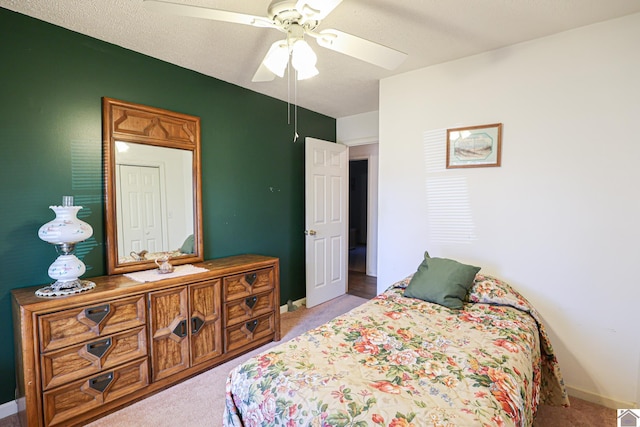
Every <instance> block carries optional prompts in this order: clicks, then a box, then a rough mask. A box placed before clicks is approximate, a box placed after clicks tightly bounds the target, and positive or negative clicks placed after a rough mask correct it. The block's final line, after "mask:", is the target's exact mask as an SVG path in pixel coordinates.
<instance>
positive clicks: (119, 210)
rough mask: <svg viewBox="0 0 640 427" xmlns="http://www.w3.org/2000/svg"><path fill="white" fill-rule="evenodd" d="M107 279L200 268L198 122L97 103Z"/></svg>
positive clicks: (149, 109) (147, 109) (134, 106)
mask: <svg viewBox="0 0 640 427" xmlns="http://www.w3.org/2000/svg"><path fill="white" fill-rule="evenodd" d="M102 134H103V150H104V168H105V199H106V200H105V221H106V223H105V230H106V237H107V272H108V273H109V274H120V273H128V272H133V271H139V270H146V269H151V268H156V267H157V265H156V262H155V260H156V259H159V258H162V257H166V256H168V257H170V262H171V264H173V265H179V264H186V263H190V262H198V261H203V260H204V251H203V244H202V201H201V197H202V189H201V180H202V178H201V174H200V118H199V117H195V116H190V115H186V114H181V113H175V112H172V111H168V110H163V109H160V108H154V107H147V106H144V105H138V104H132V103H130V102H125V101H120V100H117V99H112V98H103V99H102Z"/></svg>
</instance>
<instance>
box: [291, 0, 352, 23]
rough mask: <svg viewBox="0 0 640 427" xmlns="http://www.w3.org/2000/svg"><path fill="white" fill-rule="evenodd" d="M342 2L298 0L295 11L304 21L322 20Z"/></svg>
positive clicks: (339, 0) (336, 0) (335, 0)
mask: <svg viewBox="0 0 640 427" xmlns="http://www.w3.org/2000/svg"><path fill="white" fill-rule="evenodd" d="M340 3H342V0H298V2H297V3H296V9H297V10H298V12H300V13H301V14H302V16H304V17H305V18H306V19H314V20H318V21H320V20H322V19H324V18H326V16H327V15H328V14H330V13H331V12H332V11H333V9H335V8H336V7H337V6H338V5H339V4H340Z"/></svg>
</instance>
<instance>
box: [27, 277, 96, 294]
mask: <svg viewBox="0 0 640 427" xmlns="http://www.w3.org/2000/svg"><path fill="white" fill-rule="evenodd" d="M95 287H96V284H95V283H93V282H91V281H89V280H80V279H76V280H70V281H67V282H61V281H60V280H58V281H57V282H55V283H52V284H51V285H49V286H45V287H44V288H40V289H38V290H37V291H36V296H37V297H45V298H52V297H62V296H66V295H73V294H79V293H80V292H86V291H89V290H91V289H93V288H95Z"/></svg>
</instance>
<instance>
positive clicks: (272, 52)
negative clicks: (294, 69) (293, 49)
mask: <svg viewBox="0 0 640 427" xmlns="http://www.w3.org/2000/svg"><path fill="white" fill-rule="evenodd" d="M287 63H289V47H288V46H287V42H286V40H278V41H277V42H275V43H273V44H272V45H271V48H269V52H268V53H267V56H265V58H264V65H265V67H267V68H268V69H269V71H271V72H272V73H273V74H275V75H276V76H278V77H284V70H285V69H286V68H287Z"/></svg>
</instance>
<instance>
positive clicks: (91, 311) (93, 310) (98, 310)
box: [84, 304, 111, 324]
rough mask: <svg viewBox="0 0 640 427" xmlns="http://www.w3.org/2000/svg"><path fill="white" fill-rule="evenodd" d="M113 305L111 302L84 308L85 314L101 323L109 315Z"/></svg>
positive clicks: (93, 320)
mask: <svg viewBox="0 0 640 427" xmlns="http://www.w3.org/2000/svg"><path fill="white" fill-rule="evenodd" d="M110 310H111V306H109V304H105V305H99V306H98V307H90V308H87V309H85V310H84V315H85V316H86V317H87V318H88V319H89V320H91V321H92V322H94V323H96V324H100V322H102V321H103V320H104V318H105V317H107V314H109V311H110Z"/></svg>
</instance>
